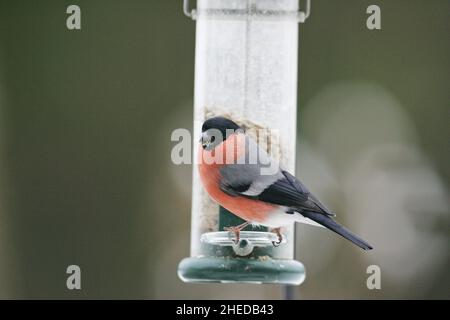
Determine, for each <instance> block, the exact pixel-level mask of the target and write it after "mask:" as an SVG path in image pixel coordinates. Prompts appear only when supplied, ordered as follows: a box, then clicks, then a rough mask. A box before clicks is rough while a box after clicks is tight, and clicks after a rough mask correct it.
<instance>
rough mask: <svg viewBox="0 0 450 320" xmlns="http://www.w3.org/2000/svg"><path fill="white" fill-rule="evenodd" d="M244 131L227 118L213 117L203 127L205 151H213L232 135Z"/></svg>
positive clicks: (202, 140)
mask: <svg viewBox="0 0 450 320" xmlns="http://www.w3.org/2000/svg"><path fill="white" fill-rule="evenodd" d="M238 130H240V131H242V132H243V131H244V130H243V129H242V128H241V127H240V126H238V125H237V124H236V123H235V122H233V121H231V120H230V119H227V118H225V117H213V118H209V119H207V120H206V121H205V122H203V125H202V138H201V139H200V141H201V143H202V146H203V148H204V149H207V150H211V149H213V148H215V147H216V146H217V145H218V144H220V143H221V142H222V141H225V140H226V139H227V138H228V136H229V135H230V134H231V133H234V132H236V131H238Z"/></svg>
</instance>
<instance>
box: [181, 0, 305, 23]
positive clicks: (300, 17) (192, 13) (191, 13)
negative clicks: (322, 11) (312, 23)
mask: <svg viewBox="0 0 450 320" xmlns="http://www.w3.org/2000/svg"><path fill="white" fill-rule="evenodd" d="M183 12H184V14H185V15H186V16H187V17H188V18H191V19H192V20H195V19H197V17H198V14H199V12H198V11H197V9H190V4H189V0H184V1H183ZM207 13H209V14H218V13H221V14H226V15H238V16H239V15H243V16H244V15H249V14H250V15H253V16H268V15H269V16H272V17H277V16H286V15H288V16H294V17H296V19H297V21H298V22H300V23H303V22H305V20H306V19H308V17H309V15H310V13H311V0H306V5H305V11H301V10H300V11H280V10H279V11H275V10H272V11H268V10H257V9H255V8H254V6H250V7H249V9H229V10H214V9H208V10H207Z"/></svg>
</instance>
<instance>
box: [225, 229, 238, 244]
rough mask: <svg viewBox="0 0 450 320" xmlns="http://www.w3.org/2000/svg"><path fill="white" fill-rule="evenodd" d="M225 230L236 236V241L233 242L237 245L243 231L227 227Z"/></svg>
mask: <svg viewBox="0 0 450 320" xmlns="http://www.w3.org/2000/svg"><path fill="white" fill-rule="evenodd" d="M223 230H225V231H228V232H230V233H233V234H234V236H235V239H234V240H233V242H234V243H235V244H238V243H239V240H240V235H241V229H240V228H238V227H225V228H223Z"/></svg>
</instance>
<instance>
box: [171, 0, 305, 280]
mask: <svg viewBox="0 0 450 320" xmlns="http://www.w3.org/2000/svg"><path fill="white" fill-rule="evenodd" d="M185 11H186V7H185ZM192 16H193V18H195V19H196V21H197V26H196V59H195V98H194V160H195V159H198V155H197V152H198V145H197V143H198V139H199V137H200V135H201V125H202V123H203V122H204V121H205V120H206V119H208V118H209V117H212V116H218V115H222V116H226V117H229V118H231V119H232V120H234V121H235V122H237V123H238V124H240V125H242V126H243V127H244V128H246V130H248V132H249V134H253V135H254V138H255V139H256V140H257V141H258V143H259V144H260V146H262V147H264V148H266V150H267V151H268V152H269V153H270V154H271V155H272V156H273V157H275V158H277V160H278V161H279V162H280V163H281V165H282V166H283V167H284V168H286V169H287V170H289V171H290V172H292V173H294V171H295V144H296V111H297V61H298V22H299V21H301V20H302V19H304V18H305V14H304V13H303V12H299V1H298V0H198V2H197V9H196V10H195V11H194V12H193V13H192ZM242 222H243V220H241V219H240V218H238V217H236V216H235V215H233V214H232V213H230V212H228V211H227V210H225V209H224V208H221V207H220V206H219V205H218V204H217V203H215V202H214V201H213V200H211V198H210V197H209V195H208V194H207V193H206V191H205V190H204V188H203V186H202V184H201V181H200V178H199V173H198V168H197V165H196V164H194V166H193V194H192V233H191V258H187V259H184V260H183V261H182V262H181V263H180V266H179V276H180V278H181V279H182V280H184V281H188V282H189V281H190V282H208V281H211V282H212V281H217V282H255V283H286V284H300V283H301V282H302V281H303V279H304V269H303V265H302V264H301V263H300V262H297V261H295V260H293V258H294V242H295V241H294V227H293V225H291V226H286V227H284V228H282V233H283V242H282V243H281V244H280V245H279V246H274V245H273V242H274V241H276V239H277V237H276V235H275V234H274V233H272V232H271V230H268V229H267V228H261V227H254V226H249V227H247V228H246V229H244V230H245V231H243V232H242V233H241V241H240V242H239V243H238V244H235V243H234V242H233V235H232V234H230V233H228V232H226V231H224V227H228V226H236V225H238V224H240V223H242Z"/></svg>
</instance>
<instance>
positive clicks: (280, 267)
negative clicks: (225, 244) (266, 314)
mask: <svg viewBox="0 0 450 320" xmlns="http://www.w3.org/2000/svg"><path fill="white" fill-rule="evenodd" d="M178 276H179V277H180V279H181V280H183V281H184V282H200V283H207V282H220V283H258V284H262V283H277V284H289V285H299V284H301V283H302V282H303V281H304V280H305V268H304V266H303V264H302V263H300V262H298V261H295V260H283V259H272V258H269V257H267V258H265V259H248V258H230V257H198V258H186V259H183V260H182V261H181V262H180V264H179V265H178Z"/></svg>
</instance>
